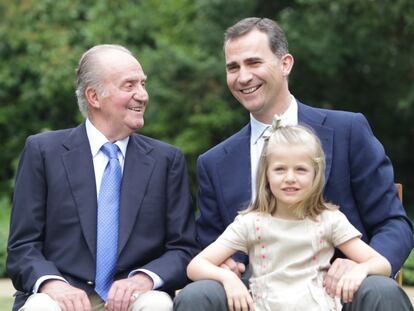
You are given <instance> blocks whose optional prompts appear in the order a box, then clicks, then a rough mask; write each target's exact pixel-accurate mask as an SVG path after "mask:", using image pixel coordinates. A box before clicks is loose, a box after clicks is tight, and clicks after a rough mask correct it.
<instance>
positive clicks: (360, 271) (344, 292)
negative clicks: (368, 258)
mask: <svg viewBox="0 0 414 311" xmlns="http://www.w3.org/2000/svg"><path fill="white" fill-rule="evenodd" d="M367 275H368V268H367V267H366V266H365V265H364V264H357V265H355V266H354V267H353V268H352V269H350V270H349V271H348V272H346V273H344V275H343V276H342V277H341V279H340V280H339V282H338V286H337V289H336V296H338V297H341V298H342V300H343V302H344V303H348V302H351V301H352V299H353V298H354V294H355V292H356V291H357V290H358V288H359V287H360V286H361V283H362V281H363V280H364V279H365V278H366V277H367Z"/></svg>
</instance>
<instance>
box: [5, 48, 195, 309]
mask: <svg viewBox="0 0 414 311" xmlns="http://www.w3.org/2000/svg"><path fill="white" fill-rule="evenodd" d="M145 81H146V75H145V74H144V71H143V69H142V67H141V65H140V63H139V62H138V61H137V59H136V58H134V56H133V55H132V54H131V52H130V51H128V50H127V49H126V48H124V47H122V46H118V45H98V46H95V47H93V48H91V49H90V50H88V51H87V52H86V53H84V54H83V56H82V58H81V59H80V63H79V68H78V70H77V90H76V95H77V98H78V104H79V108H80V111H81V112H82V114H83V115H84V116H85V118H86V121H85V122H83V123H82V124H80V125H79V126H77V127H75V128H71V129H65V130H59V131H52V132H46V133H41V134H38V135H34V136H30V137H29V138H28V139H27V142H26V145H25V147H24V150H23V153H22V156H21V159H20V163H19V167H18V172H17V176H16V185H15V190H14V200H13V208H12V216H11V227H10V228H11V230H10V237H9V242H8V258H7V269H8V273H9V275H10V277H11V278H12V280H13V284H14V286H15V287H16V288H17V289H18V292H17V295H16V299H15V304H14V309H13V310H18V309H19V308H21V309H20V310H43V311H44V310H64V311H75V310H76V311H82V310H110V311H126V310H172V300H171V297H170V295H172V294H173V293H174V291H175V289H177V288H180V287H182V286H184V285H185V284H186V282H187V278H186V277H185V268H186V265H187V263H188V262H189V260H190V259H191V258H192V257H193V256H194V254H195V252H196V251H197V245H196V243H195V240H194V236H195V229H194V220H193V215H192V208H191V198H190V191H189V187H188V181H187V171H186V164H185V160H184V157H183V155H182V153H181V152H180V150H179V149H178V148H176V147H174V146H171V145H168V144H166V143H163V142H161V141H158V140H155V139H152V138H149V137H145V136H143V135H139V134H136V133H134V132H135V131H136V130H138V129H140V128H141V127H142V126H143V125H144V112H145V109H146V106H147V103H148V93H147V90H146V88H145ZM22 305H24V306H23V307H22Z"/></svg>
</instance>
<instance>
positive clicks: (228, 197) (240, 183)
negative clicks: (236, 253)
mask: <svg viewBox="0 0 414 311" xmlns="http://www.w3.org/2000/svg"><path fill="white" fill-rule="evenodd" d="M224 150H225V154H224V156H223V157H222V158H221V159H220V160H219V161H218V162H217V164H216V165H217V172H218V175H219V180H220V187H218V188H219V189H221V191H222V197H223V199H224V203H225V205H226V206H230V207H235V208H236V209H235V210H234V211H231V212H233V213H236V212H237V210H240V209H244V208H246V207H247V205H246V204H248V203H249V202H250V200H251V195H252V194H251V163H250V124H248V125H246V126H245V127H244V128H243V129H241V130H240V131H239V132H238V133H237V134H236V135H235V136H234V137H233V138H232V139H231V140H230V141H229V143H228V144H227V145H226V146H225V147H224ZM224 189H225V191H223V190H224ZM240 189H246V191H240ZM241 193H242V195H240V194H241ZM230 217H231V216H230ZM233 218H234V217H233ZM233 218H232V219H230V221H232V220H233Z"/></svg>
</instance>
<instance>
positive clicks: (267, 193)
mask: <svg viewBox="0 0 414 311" xmlns="http://www.w3.org/2000/svg"><path fill="white" fill-rule="evenodd" d="M273 126H274V127H275V125H273ZM289 146H302V147H304V150H305V152H306V153H307V155H308V156H309V158H310V159H311V162H312V166H313V169H314V170H315V176H314V180H313V184H312V188H311V190H310V191H309V193H308V195H307V196H306V197H305V198H304V199H303V200H302V201H300V202H298V203H296V204H294V205H293V206H292V210H293V212H294V213H295V215H296V216H298V217H300V218H303V217H311V218H315V217H316V216H317V215H319V214H320V213H321V212H322V211H323V210H326V209H336V208H337V206H335V205H333V204H330V203H327V202H325V200H324V198H323V195H322V192H323V187H324V184H325V155H324V152H323V149H322V146H321V142H320V141H319V138H318V137H317V136H316V135H315V134H314V133H313V132H312V131H311V130H310V129H309V128H307V127H304V126H301V125H297V126H287V127H276V128H273V130H272V131H271V134H270V136H269V137H268V139H267V140H266V142H265V144H264V147H263V151H262V154H261V157H260V162H259V168H258V173H257V180H256V193H257V196H256V199H255V200H254V202H253V203H252V205H251V206H250V207H249V208H248V209H247V210H246V211H245V212H251V211H259V212H263V213H269V214H273V213H274V212H275V211H276V209H277V200H276V198H275V196H274V195H273V193H272V191H271V190H270V186H269V181H268V178H267V170H268V167H269V156H270V155H271V154H272V153H273V152H274V151H275V150H277V149H278V148H286V147H289Z"/></svg>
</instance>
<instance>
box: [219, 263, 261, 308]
mask: <svg viewBox="0 0 414 311" xmlns="http://www.w3.org/2000/svg"><path fill="white" fill-rule="evenodd" d="M226 271H228V273H226V274H227V275H226V277H225V278H224V279H223V281H222V283H223V286H224V290H225V291H226V296H227V304H228V308H229V311H249V310H250V311H254V304H253V299H252V296H250V293H249V291H248V290H247V288H246V286H245V285H244V284H243V282H242V281H241V280H240V279H239V277H238V276H237V275H236V274H235V273H234V272H232V271H229V270H226Z"/></svg>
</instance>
